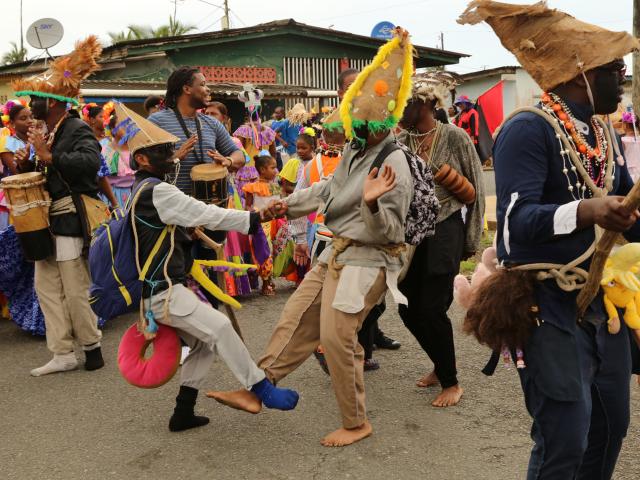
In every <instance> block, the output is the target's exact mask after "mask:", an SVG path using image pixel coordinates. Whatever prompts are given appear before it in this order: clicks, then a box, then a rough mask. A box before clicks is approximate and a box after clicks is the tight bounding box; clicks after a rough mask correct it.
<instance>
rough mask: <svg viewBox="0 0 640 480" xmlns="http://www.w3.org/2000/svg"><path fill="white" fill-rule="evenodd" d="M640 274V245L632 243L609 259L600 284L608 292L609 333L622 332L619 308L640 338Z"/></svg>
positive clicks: (605, 300) (606, 305)
mask: <svg viewBox="0 0 640 480" xmlns="http://www.w3.org/2000/svg"><path fill="white" fill-rule="evenodd" d="M638 271H640V243H628V244H626V245H624V246H622V247H620V248H619V249H617V250H616V251H615V252H613V253H612V254H611V255H609V258H608V259H607V262H606V263H605V266H604V271H603V274H602V281H601V282H600V285H601V286H602V290H604V306H605V309H606V310H607V315H608V316H609V320H608V321H607V326H608V330H609V333H612V334H616V333H618V332H619V331H620V316H619V314H618V310H617V309H618V308H624V309H625V311H624V315H623V318H624V321H625V323H626V324H627V325H628V326H629V328H631V329H632V330H634V334H635V335H636V336H640V316H639V315H638V311H639V310H640V281H639V280H638V277H637V276H636V274H637V273H638Z"/></svg>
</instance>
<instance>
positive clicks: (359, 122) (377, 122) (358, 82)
mask: <svg viewBox="0 0 640 480" xmlns="http://www.w3.org/2000/svg"><path fill="white" fill-rule="evenodd" d="M411 75H413V46H412V45H411V42H410V41H409V33H408V32H407V31H406V30H403V29H402V28H400V27H396V28H395V30H394V32H393V38H392V39H391V40H389V41H388V42H387V43H385V44H384V45H382V46H381V47H380V49H379V50H378V53H377V54H376V56H375V57H374V59H373V61H372V62H371V63H370V64H369V65H368V66H367V67H365V68H364V70H362V72H360V73H359V74H358V76H357V77H356V79H355V81H354V82H353V83H352V84H351V86H350V87H349V89H348V90H347V92H346V93H345V95H344V98H343V100H342V103H341V104H340V120H341V122H342V125H343V127H344V133H345V135H346V137H347V138H348V139H349V140H351V139H353V138H354V137H355V134H354V129H356V128H358V127H361V126H364V125H367V128H368V130H369V132H371V133H379V132H383V131H385V130H389V129H391V128H393V127H395V126H396V125H397V124H398V121H399V120H400V118H402V113H403V112H404V108H405V107H406V106H407V101H408V100H409V97H410V96H411ZM360 140H364V139H360Z"/></svg>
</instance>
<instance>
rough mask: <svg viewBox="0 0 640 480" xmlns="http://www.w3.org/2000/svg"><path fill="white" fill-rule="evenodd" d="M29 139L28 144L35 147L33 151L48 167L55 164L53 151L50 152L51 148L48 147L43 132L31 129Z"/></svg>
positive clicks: (28, 134)
mask: <svg viewBox="0 0 640 480" xmlns="http://www.w3.org/2000/svg"><path fill="white" fill-rule="evenodd" d="M27 139H28V143H30V144H31V145H33V149H34V150H35V151H36V155H37V156H38V159H39V160H40V161H41V162H42V163H45V164H47V165H48V164H50V163H51V162H53V157H52V156H51V150H49V146H48V145H47V141H46V140H45V138H44V134H43V133H42V130H40V129H37V128H35V127H31V128H30V129H29V132H28V133H27Z"/></svg>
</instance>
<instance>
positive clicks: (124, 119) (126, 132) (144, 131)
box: [114, 102, 180, 169]
mask: <svg viewBox="0 0 640 480" xmlns="http://www.w3.org/2000/svg"><path fill="white" fill-rule="evenodd" d="M115 111H116V117H117V118H118V124H117V125H116V126H115V128H114V131H118V130H120V131H122V139H121V140H120V143H121V144H122V143H125V142H126V144H127V147H128V148H129V152H130V153H131V168H134V169H137V168H138V167H137V165H135V164H134V162H133V156H134V155H135V153H136V152H137V151H138V150H140V149H141V148H147V147H153V146H154V145H162V144H165V143H176V142H179V141H180V139H179V138H178V137H176V136H175V135H172V134H170V133H169V132H167V131H166V130H163V129H162V128H160V127H159V126H157V125H156V124H154V123H151V122H150V121H149V120H147V119H146V118H144V117H143V116H141V115H138V114H137V113H136V112H134V111H133V110H131V109H129V108H127V107H125V106H124V104H123V103H120V102H117V103H116V108H115Z"/></svg>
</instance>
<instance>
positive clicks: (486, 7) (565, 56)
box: [458, 0, 640, 91]
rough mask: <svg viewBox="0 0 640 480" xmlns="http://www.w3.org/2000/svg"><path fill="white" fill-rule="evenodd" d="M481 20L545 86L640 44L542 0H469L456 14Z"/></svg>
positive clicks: (467, 20) (468, 20)
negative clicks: (518, 0)
mask: <svg viewBox="0 0 640 480" xmlns="http://www.w3.org/2000/svg"><path fill="white" fill-rule="evenodd" d="M482 21H485V22H487V23H488V24H489V25H490V26H491V28H493V30H494V31H495V33H496V35H497V36H498V38H500V41H501V42H502V45H503V46H504V47H505V48H506V49H507V50H509V51H510V52H512V53H513V54H514V55H515V56H516V58H517V59H518V61H519V62H520V64H521V65H522V66H523V67H524V69H525V70H526V71H527V72H529V74H530V75H531V76H532V77H533V79H534V80H535V81H536V82H537V83H538V85H540V87H541V88H542V89H543V90H545V91H549V90H551V89H553V88H554V87H557V86H558V85H561V84H563V83H566V82H568V81H570V80H572V79H574V78H575V77H577V76H578V75H580V73H582V72H586V71H588V70H591V69H594V68H596V67H600V66H602V65H606V64H607V63H610V62H612V61H614V60H616V59H619V58H622V57H624V56H625V55H626V54H628V53H630V52H632V51H634V50H638V49H639V48H640V42H639V41H638V40H637V39H636V38H634V37H632V36H631V35H629V34H628V33H626V32H612V31H610V30H605V29H604V28H600V27H597V26H595V25H591V24H589V23H585V22H581V21H580V20H577V19H575V18H574V17H572V16H571V15H568V14H566V13H564V12H561V11H559V10H555V9H549V8H547V3H546V1H541V2H538V3H535V4H533V5H513V4H508V3H502V2H494V1H492V0H473V1H472V2H471V3H470V4H469V6H468V7H467V9H466V10H465V11H464V13H463V14H462V15H461V16H460V18H459V19H458V23H460V24H472V25H475V24H477V23H480V22H482Z"/></svg>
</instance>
